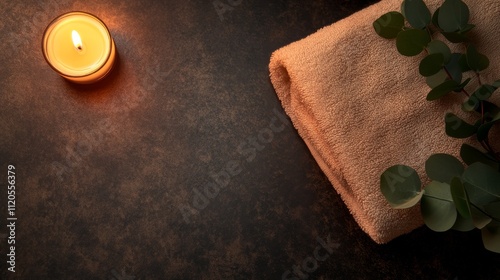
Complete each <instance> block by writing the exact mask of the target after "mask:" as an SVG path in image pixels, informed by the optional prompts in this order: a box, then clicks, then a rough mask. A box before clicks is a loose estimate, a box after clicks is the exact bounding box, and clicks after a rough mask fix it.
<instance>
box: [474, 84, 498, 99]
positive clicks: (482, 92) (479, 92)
mask: <svg viewBox="0 0 500 280" xmlns="http://www.w3.org/2000/svg"><path fill="white" fill-rule="evenodd" d="M495 90H496V88H495V87H493V86H490V85H487V84H484V85H481V86H480V87H479V88H477V89H476V91H474V93H473V95H474V96H476V97H477V99H479V100H487V99H488V98H490V97H491V95H492V94H493V92H494V91H495Z"/></svg>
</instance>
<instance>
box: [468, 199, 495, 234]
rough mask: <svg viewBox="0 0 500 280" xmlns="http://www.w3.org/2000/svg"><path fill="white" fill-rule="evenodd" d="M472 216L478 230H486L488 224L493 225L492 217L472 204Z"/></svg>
mask: <svg viewBox="0 0 500 280" xmlns="http://www.w3.org/2000/svg"><path fill="white" fill-rule="evenodd" d="M470 214H471V217H472V222H473V223H474V226H475V227H477V228H478V229H482V228H484V227H485V226H486V225H487V224H489V223H491V221H492V220H493V219H492V218H491V217H490V216H488V215H486V214H485V213H484V212H483V211H482V210H480V209H479V208H478V207H477V206H475V205H473V204H471V207H470Z"/></svg>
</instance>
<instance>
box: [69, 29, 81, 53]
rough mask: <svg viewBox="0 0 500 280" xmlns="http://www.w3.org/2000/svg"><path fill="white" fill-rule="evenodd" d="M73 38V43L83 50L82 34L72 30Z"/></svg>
mask: <svg viewBox="0 0 500 280" xmlns="http://www.w3.org/2000/svg"><path fill="white" fill-rule="evenodd" d="M71 38H72V39H73V45H74V46H75V48H76V49H77V50H79V51H81V50H82V45H83V44H82V38H80V34H78V32H76V30H73V31H72V32H71Z"/></svg>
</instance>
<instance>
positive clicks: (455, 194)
mask: <svg viewBox="0 0 500 280" xmlns="http://www.w3.org/2000/svg"><path fill="white" fill-rule="evenodd" d="M450 191H451V197H452V198H453V202H454V203H455V207H456V208H457V211H458V213H459V214H460V215H461V216H462V217H463V218H465V219H469V218H471V213H470V206H469V199H468V198H467V193H466V192H465V187H464V185H463V183H462V180H460V178H459V177H455V178H453V179H452V180H451V184H450Z"/></svg>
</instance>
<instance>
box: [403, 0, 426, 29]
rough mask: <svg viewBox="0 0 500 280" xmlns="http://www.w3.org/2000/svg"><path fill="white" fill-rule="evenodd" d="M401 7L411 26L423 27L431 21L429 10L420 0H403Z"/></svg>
mask: <svg viewBox="0 0 500 280" xmlns="http://www.w3.org/2000/svg"><path fill="white" fill-rule="evenodd" d="M401 9H402V13H403V14H404V15H405V18H406V20H407V21H408V23H409V24H410V25H411V26H412V27H413V28H416V29H424V28H425V27H426V26H427V25H428V24H429V23H430V22H431V12H430V11H429V8H427V6H426V5H425V3H424V1H422V0H404V1H403V4H402V5H401Z"/></svg>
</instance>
